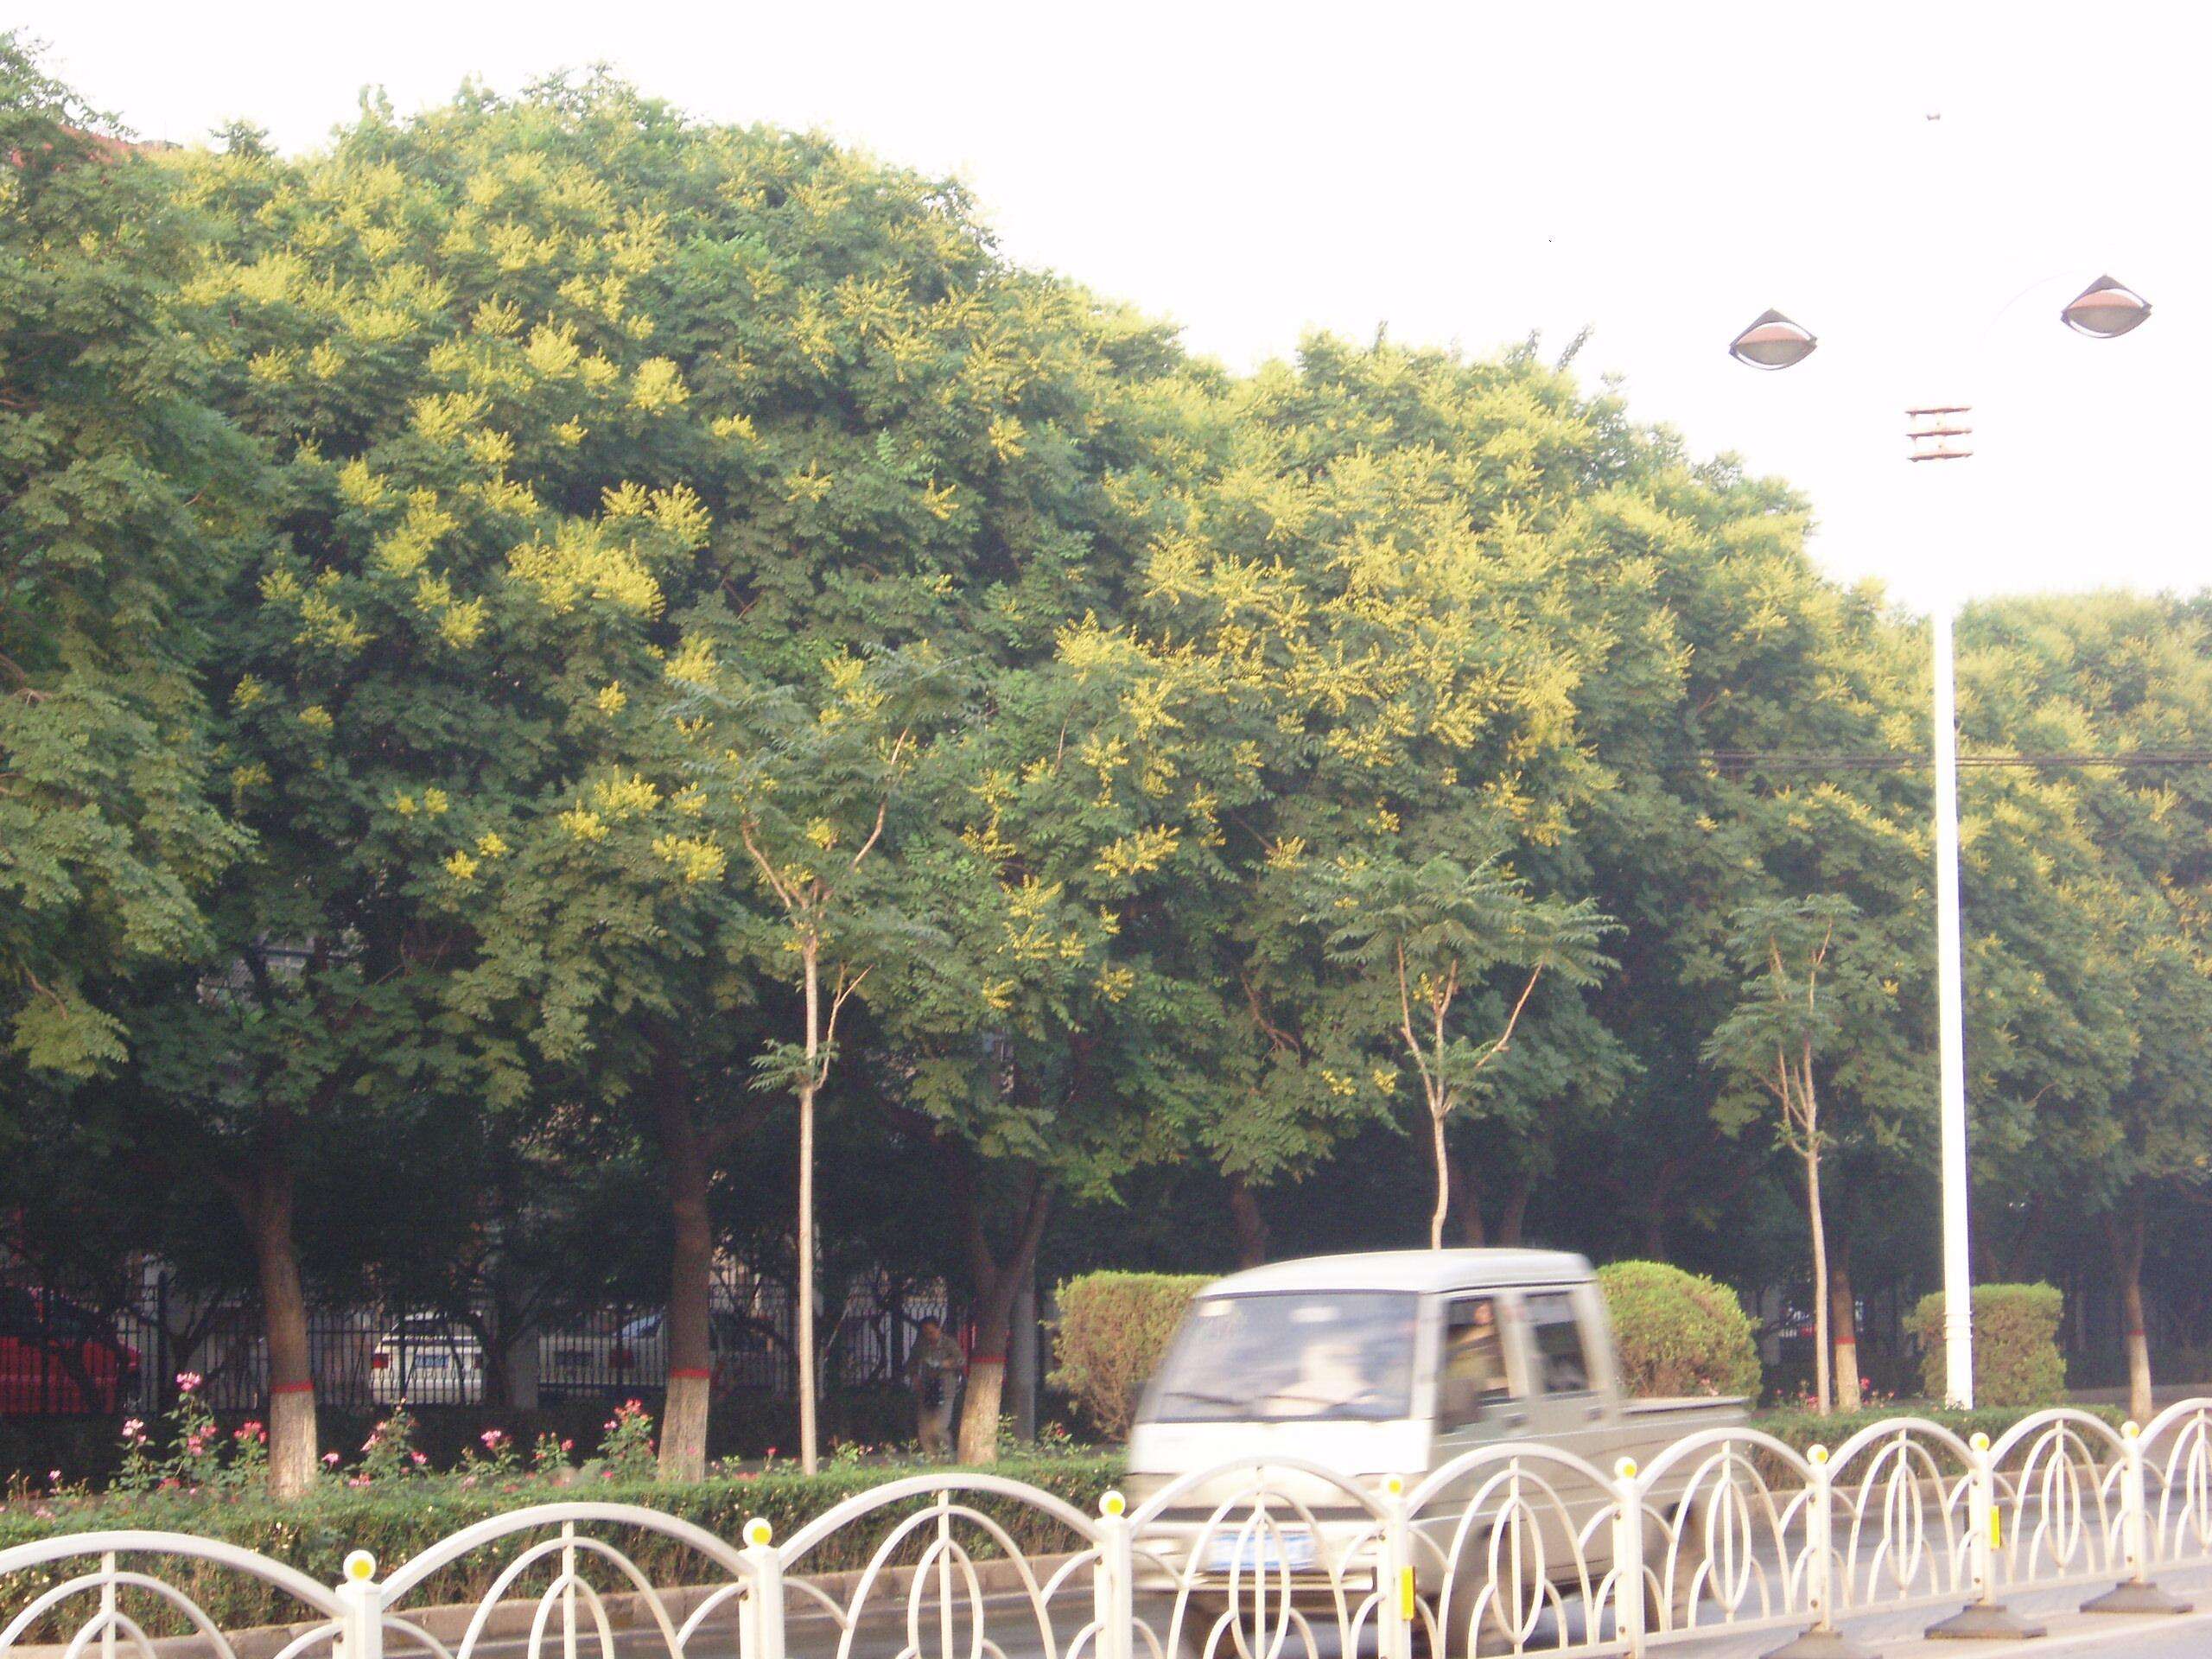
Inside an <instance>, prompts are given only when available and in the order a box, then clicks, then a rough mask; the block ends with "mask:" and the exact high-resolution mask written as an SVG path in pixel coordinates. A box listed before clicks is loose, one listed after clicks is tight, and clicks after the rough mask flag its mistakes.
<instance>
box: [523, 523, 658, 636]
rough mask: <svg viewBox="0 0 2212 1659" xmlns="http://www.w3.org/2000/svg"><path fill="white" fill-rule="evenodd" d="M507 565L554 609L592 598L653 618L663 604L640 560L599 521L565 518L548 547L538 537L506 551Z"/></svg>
mask: <svg viewBox="0 0 2212 1659" xmlns="http://www.w3.org/2000/svg"><path fill="white" fill-rule="evenodd" d="M507 569H508V570H509V572H510V573H511V574H512V575H513V576H514V577H515V579H516V580H517V581H518V582H523V583H524V584H525V585H527V586H529V587H531V588H536V589H537V594H538V596H539V597H540V598H541V599H543V601H545V603H546V604H547V605H548V606H550V607H551V608H552V609H553V610H554V611H555V612H556V613H567V612H569V611H571V610H573V609H575V607H576V605H577V604H578V603H579V602H580V601H583V600H586V599H593V600H601V601H605V602H607V603H608V604H610V605H613V606H614V607H616V608H617V609H620V610H624V611H627V612H629V613H631V614H632V615H633V616H642V617H655V616H658V615H659V614H660V612H661V606H662V604H663V603H664V601H663V598H662V595H661V590H660V584H659V583H658V582H655V581H654V580H653V577H652V572H651V571H649V570H647V569H645V563H644V562H643V561H642V560H640V559H639V557H638V556H637V553H636V552H635V551H634V550H632V548H630V547H629V546H628V545H627V544H626V543H620V542H617V541H615V540H614V539H613V537H612V536H611V535H610V534H609V532H608V531H607V528H606V527H605V526H604V525H602V524H588V523H583V522H581V521H578V520H575V519H568V520H564V521H563V523H562V524H561V525H560V527H559V528H558V529H557V530H556V531H555V532H554V537H553V541H552V543H551V545H550V546H549V545H547V544H546V543H544V542H543V541H542V540H541V541H533V542H531V543H527V544H526V545H524V546H522V547H518V548H517V549H515V550H514V551H513V552H512V553H510V554H508V555H507Z"/></svg>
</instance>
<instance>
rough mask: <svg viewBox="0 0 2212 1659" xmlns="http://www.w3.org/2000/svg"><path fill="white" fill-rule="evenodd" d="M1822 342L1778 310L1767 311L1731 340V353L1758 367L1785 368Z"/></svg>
mask: <svg viewBox="0 0 2212 1659" xmlns="http://www.w3.org/2000/svg"><path fill="white" fill-rule="evenodd" d="M1820 343H1821V342H1820V341H1819V340H1815V338H1814V337H1813V335H1812V333H1811V332H1810V331H1809V330H1808V329H1804V328H1801V327H1798V326H1797V325H1796V323H1794V322H1792V321H1789V318H1787V317H1785V316H1783V315H1782V313H1781V312H1779V311H1765V312H1762V313H1760V314H1759V315H1758V317H1756V318H1755V319H1753V320H1752V322H1751V327H1748V328H1746V329H1745V330H1744V332H1743V333H1742V334H1738V335H1737V336H1736V338H1735V339H1733V340H1730V341H1729V342H1728V355H1729V356H1731V357H1732V358H1734V359H1736V360H1737V361H1738V363H1748V364H1750V365H1751V367H1753V368H1755V369H1786V368H1789V366H1790V365H1793V364H1797V363H1802V362H1803V361H1804V360H1805V359H1807V358H1808V357H1810V356H1811V355H1812V354H1813V348H1814V347H1815V346H1818V345H1819V344H1820Z"/></svg>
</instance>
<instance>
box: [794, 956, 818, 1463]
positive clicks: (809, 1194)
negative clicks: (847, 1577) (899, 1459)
mask: <svg viewBox="0 0 2212 1659" xmlns="http://www.w3.org/2000/svg"><path fill="white" fill-rule="evenodd" d="M808 988H809V990H810V991H811V990H812V988H813V978H812V976H811V974H810V975H809V976H808ZM808 1001H809V1003H810V1004H811V1002H812V1001H813V998H812V997H811V996H809V998H808ZM807 1030H808V1037H809V1041H808V1045H807V1046H808V1047H809V1048H811V1047H812V1046H813V1043H812V1040H811V1039H812V1035H813V1012H812V1009H811V1007H810V1008H809V1010H808V1014H807ZM808 1064H809V1065H812V1064H813V1062H812V1061H811V1060H809V1061H808ZM814 1362H815V1353H814V1085H813V1084H811V1083H809V1084H807V1085H806V1086H805V1087H804V1089H801V1090H799V1091H798V1462H799V1468H800V1470H801V1471H803V1472H804V1473H806V1474H813V1473H814V1472H816V1471H817V1470H818V1469H819V1468H820V1467H821V1459H822V1445H821V1437H822V1427H821V1422H820V1420H819V1417H818V1415H817V1395H816V1388H817V1383H816V1379H815V1375H814V1372H815V1363H814Z"/></svg>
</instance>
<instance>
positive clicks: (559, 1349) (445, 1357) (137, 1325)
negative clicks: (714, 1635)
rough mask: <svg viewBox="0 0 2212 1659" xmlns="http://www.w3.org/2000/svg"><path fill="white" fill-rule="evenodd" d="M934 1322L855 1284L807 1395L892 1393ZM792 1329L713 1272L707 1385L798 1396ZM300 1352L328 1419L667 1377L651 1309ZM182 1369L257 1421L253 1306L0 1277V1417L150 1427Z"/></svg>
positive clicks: (487, 1315)
mask: <svg viewBox="0 0 2212 1659" xmlns="http://www.w3.org/2000/svg"><path fill="white" fill-rule="evenodd" d="M949 1312H950V1310H949V1309H948V1307H947V1305H946V1300H945V1296H944V1290H943V1287H941V1286H938V1285H935V1284H923V1285H905V1284H899V1283H897V1282H895V1281H893V1280H892V1279H891V1278H889V1276H887V1275H884V1276H880V1277H878V1278H876V1279H874V1281H869V1282H865V1283H862V1284H860V1285H856V1286H855V1287H853V1288H852V1289H851V1290H850V1292H849V1294H847V1296H846V1297H845V1299H844V1302H843V1305H842V1306H841V1307H840V1306H826V1307H823V1309H822V1310H821V1311H820V1313H818V1314H817V1333H818V1337H819V1339H820V1341H821V1343H822V1350H821V1351H822V1368H821V1370H822V1379H823V1388H824V1389H861V1388H866V1387H868V1386H870V1385H873V1384H881V1383H893V1382H895V1381H897V1380H898V1378H899V1376H900V1375H901V1374H902V1372H903V1370H904V1366H905V1361H906V1353H907V1352H908V1351H909V1350H910V1349H911V1348H912V1344H913V1333H914V1331H915V1329H916V1327H917V1326H918V1325H919V1323H920V1321H921V1320H922V1319H925V1318H936V1319H946V1320H947V1321H948V1323H950V1319H949ZM794 1325H795V1320H794V1319H793V1318H792V1308H791V1294H790V1291H789V1289H788V1287H785V1286H784V1285H783V1284H781V1283H780V1282H779V1281H774V1280H771V1279H765V1278H760V1277H757V1276H754V1275H753V1274H748V1273H746V1272H744V1271H743V1270H741V1269H740V1270H734V1271H732V1272H728V1273H726V1274H722V1275H721V1276H720V1277H719V1278H718V1279H717V1280H716V1281H715V1286H714V1291H713V1296H712V1300H711V1302H710V1305H709V1352H710V1355H711V1359H712V1376H713V1386H714V1387H715V1390H716V1391H717V1392H720V1393H727V1394H751V1395H761V1396H766V1397H782V1396H788V1395H791V1394H794V1393H796V1392H797V1381H798V1363H797V1350H796V1346H795V1334H794V1330H793V1326H794ZM308 1364H309V1368H310V1369H311V1370H312V1371H313V1373H314V1375H315V1392H316V1395H317V1397H318V1399H319V1400H321V1402H324V1403H326V1404H328V1405H331V1406H335V1407H339V1408H353V1409H363V1410H375V1409H378V1408H385V1407H390V1406H395V1405H397V1404H399V1403H400V1402H402V1401H403V1400H404V1401H405V1402H407V1403H408V1404H409V1405H410V1406H424V1407H435V1406H483V1405H505V1406H531V1405H535V1404H537V1403H539V1402H549V1403H550V1402H554V1401H559V1400H592V1399H603V1400H610V1401H620V1400H623V1399H626V1398H631V1397H637V1398H640V1399H644V1400H646V1401H647V1402H652V1401H654V1400H656V1399H657V1398H658V1396H659V1395H661V1394H663V1393H664V1390H665V1389H666V1387H667V1383H668V1369H669V1365H668V1331H667V1319H666V1315H665V1311H664V1309H663V1308H662V1307H661V1306H658V1305H655V1304H650V1303H643V1302H640V1303H610V1304H605V1305H601V1306H590V1307H582V1308H575V1309H570V1310H567V1311H564V1312H561V1313H554V1314H549V1315H545V1316H543V1317H540V1318H538V1319H531V1320H519V1319H508V1320H503V1319H501V1318H500V1317H499V1313H498V1312H497V1310H496V1309H495V1308H493V1307H492V1306H489V1305H478V1306H466V1307H461V1308H422V1307H391V1306H377V1305H368V1304H355V1305H348V1306H334V1307H321V1308H317V1309H315V1310H314V1311H313V1312H311V1313H310V1314H309V1316H308ZM183 1373H193V1374H195V1375H196V1376H198V1377H199V1378H200V1383H199V1387H200V1391H201V1393H202V1394H203V1395H204V1396H205V1397H206V1398H207V1402H208V1403H209V1404H210V1405H211V1406H213V1408H215V1409H216V1410H218V1411H255V1410H259V1409H261V1408H264V1406H265V1405H266V1403H267V1401H268V1392H269V1349H268V1342H267V1339H266V1338H265V1337H264V1334H263V1332H262V1325H261V1319H260V1314H259V1311H258V1309H257V1307H256V1306H254V1305H253V1304H252V1303H251V1302H250V1301H246V1300H238V1299H235V1298H206V1297H194V1296H191V1295H188V1294H185V1293H184V1292H183V1291H182V1290H181V1288H180V1287H178V1286H177V1284H176V1282H175V1280H174V1278H173V1277H171V1276H170V1275H169V1274H168V1273H166V1272H165V1271H162V1270H161V1269H160V1268H149V1269H147V1270H146V1271H145V1272H144V1273H143V1274H142V1275H141V1276H140V1277H139V1278H138V1279H137V1281H134V1282H132V1283H130V1284H128V1285H126V1286H125V1287H123V1288H121V1289H120V1290H118V1289H116V1288H115V1287H106V1288H105V1291H94V1290H91V1289H87V1288H86V1287H76V1288H74V1289H71V1290H64V1289H60V1288H57V1287H54V1286H52V1285H48V1284H47V1283H45V1282H43V1281H41V1280H40V1279H39V1278H38V1277H37V1276H36V1275H35V1274H30V1273H29V1272H27V1271H25V1270H23V1269H22V1268H0V1415H41V1416H48V1415H80V1414H99V1415H114V1414H126V1413H135V1414H140V1415H151V1414H154V1413H156V1412H157V1411H159V1410H161V1409H162V1408H164V1407H165V1406H166V1405H167V1404H168V1402H169V1401H170V1400H172V1399H173V1398H174V1390H175V1379H176V1378H177V1377H178V1376H180V1375H181V1374H183Z"/></svg>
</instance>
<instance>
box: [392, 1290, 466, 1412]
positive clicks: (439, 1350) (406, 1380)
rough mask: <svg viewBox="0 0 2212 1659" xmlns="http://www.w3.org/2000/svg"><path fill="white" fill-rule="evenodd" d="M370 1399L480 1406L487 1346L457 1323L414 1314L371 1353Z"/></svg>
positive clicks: (436, 1404) (417, 1403) (444, 1318)
mask: <svg viewBox="0 0 2212 1659" xmlns="http://www.w3.org/2000/svg"><path fill="white" fill-rule="evenodd" d="M369 1398H370V1399H372V1400H373V1401H375V1402H376V1403H377V1404H378V1405H380V1406H396V1405H398V1404H400V1403H402V1402H404V1403H406V1404H408V1405H410V1406H474V1405H480V1404H482V1403H483V1400H484V1344H483V1343H482V1342H481V1341H480V1339H479V1338H478V1337H477V1335H476V1332H474V1330H472V1329H470V1328H469V1327H468V1326H467V1325H464V1324H462V1323H461V1321H460V1320H458V1319H448V1318H446V1317H445V1316H444V1315H443V1314H442V1313H415V1314H410V1315H408V1316H407V1317H406V1318H405V1319H401V1320H400V1321H398V1323H397V1324H396V1325H392V1326H391V1327H390V1328H389V1329H387V1330H386V1331H385V1332H384V1333H383V1335H381V1336H379V1337H378V1338H377V1343H376V1346H375V1347H374V1348H372V1349H371V1350H370V1351H369Z"/></svg>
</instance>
